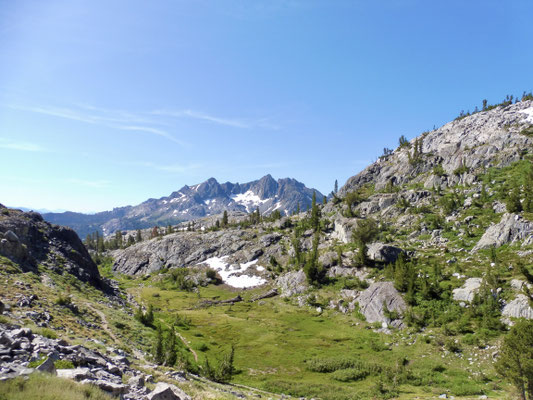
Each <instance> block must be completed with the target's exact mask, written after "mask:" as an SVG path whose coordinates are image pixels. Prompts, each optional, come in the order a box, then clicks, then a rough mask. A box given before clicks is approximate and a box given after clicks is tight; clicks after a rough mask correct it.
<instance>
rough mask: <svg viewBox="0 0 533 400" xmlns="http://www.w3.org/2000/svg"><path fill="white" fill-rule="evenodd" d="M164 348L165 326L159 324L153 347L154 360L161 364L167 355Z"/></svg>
mask: <svg viewBox="0 0 533 400" xmlns="http://www.w3.org/2000/svg"><path fill="white" fill-rule="evenodd" d="M163 350H164V349H163V328H162V327H161V325H158V326H157V331H156V337H155V344H154V349H153V356H154V362H155V363H156V364H159V365H161V364H163V362H164V361H165V355H164V351H163Z"/></svg>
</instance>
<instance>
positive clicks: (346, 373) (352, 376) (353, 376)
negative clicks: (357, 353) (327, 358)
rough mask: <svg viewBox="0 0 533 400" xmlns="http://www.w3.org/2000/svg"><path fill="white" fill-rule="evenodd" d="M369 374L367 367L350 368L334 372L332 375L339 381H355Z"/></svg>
mask: <svg viewBox="0 0 533 400" xmlns="http://www.w3.org/2000/svg"><path fill="white" fill-rule="evenodd" d="M368 375H369V372H368V371H367V370H365V369H359V368H348V369H341V370H338V371H335V372H333V374H331V377H332V378H333V379H335V380H336V381H339V382H353V381H360V380H361V379H365V378H366V377H367V376H368Z"/></svg>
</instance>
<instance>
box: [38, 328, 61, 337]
mask: <svg viewBox="0 0 533 400" xmlns="http://www.w3.org/2000/svg"><path fill="white" fill-rule="evenodd" d="M35 333H37V334H39V335H41V336H44V337H45V338H48V339H57V333H56V332H55V331H53V330H52V329H49V328H39V329H36V330H35Z"/></svg>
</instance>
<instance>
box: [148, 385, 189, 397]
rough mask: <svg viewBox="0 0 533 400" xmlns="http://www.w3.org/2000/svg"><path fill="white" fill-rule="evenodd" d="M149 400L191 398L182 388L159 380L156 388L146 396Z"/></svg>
mask: <svg viewBox="0 0 533 400" xmlns="http://www.w3.org/2000/svg"><path fill="white" fill-rule="evenodd" d="M146 398H147V399H148V400H190V399H191V398H190V397H189V396H188V395H187V394H186V393H185V392H184V391H183V390H181V389H180V388H178V387H177V386H175V385H171V384H169V383H164V382H159V383H158V384H157V385H156V387H155V389H154V390H153V391H152V392H151V393H150V394H149V395H148V396H146Z"/></svg>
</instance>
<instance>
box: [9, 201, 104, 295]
mask: <svg viewBox="0 0 533 400" xmlns="http://www.w3.org/2000/svg"><path fill="white" fill-rule="evenodd" d="M0 256H3V257H6V258H8V259H9V260H11V261H13V262H14V263H16V264H18V265H20V267H21V268H22V269H23V270H26V271H36V272H38V271H39V268H38V267H39V266H42V267H43V268H45V269H51V270H53V271H55V272H58V273H64V272H65V273H69V274H72V275H74V276H75V277H76V278H78V279H80V280H82V281H84V282H89V283H91V284H93V285H95V286H101V285H102V282H101V279H100V274H99V272H98V268H97V266H96V264H95V263H94V262H93V260H92V259H91V257H90V255H89V253H88V251H87V249H86V248H85V246H84V245H83V243H82V242H81V240H80V239H79V237H78V235H77V234H76V232H74V231H73V230H72V229H69V228H66V227H63V226H54V225H51V224H50V223H48V222H46V221H44V220H43V217H42V216H41V215H40V214H38V213H36V212H26V213H25V212H22V211H19V210H13V209H9V208H6V207H4V206H2V205H1V204H0Z"/></svg>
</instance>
